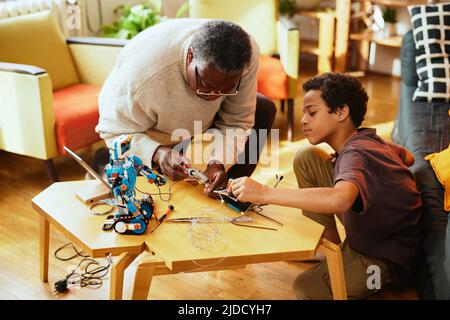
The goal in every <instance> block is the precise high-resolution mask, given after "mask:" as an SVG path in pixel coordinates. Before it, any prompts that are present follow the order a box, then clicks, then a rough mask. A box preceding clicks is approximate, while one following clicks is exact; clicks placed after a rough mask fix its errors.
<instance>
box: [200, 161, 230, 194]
mask: <svg viewBox="0 0 450 320" xmlns="http://www.w3.org/2000/svg"><path fill="white" fill-rule="evenodd" d="M205 175H206V176H207V177H208V178H209V181H208V183H206V184H205V189H204V190H203V192H204V193H205V194H206V195H208V196H210V197H212V196H214V192H213V191H214V190H217V189H219V188H223V187H225V186H226V183H227V180H228V176H227V173H226V172H225V167H224V165H223V164H222V163H220V162H219V161H211V162H209V163H208V168H207V169H206V171H205Z"/></svg>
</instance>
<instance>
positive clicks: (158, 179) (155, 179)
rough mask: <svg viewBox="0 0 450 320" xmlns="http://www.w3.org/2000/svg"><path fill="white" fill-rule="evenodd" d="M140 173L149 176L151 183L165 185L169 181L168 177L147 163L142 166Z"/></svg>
mask: <svg viewBox="0 0 450 320" xmlns="http://www.w3.org/2000/svg"><path fill="white" fill-rule="evenodd" d="M140 173H141V174H142V175H143V176H145V177H146V178H147V180H148V182H149V183H154V184H155V185H156V186H163V185H165V184H166V183H167V180H166V178H164V177H163V176H162V175H160V174H159V173H158V172H157V171H152V169H150V168H149V167H147V166H145V165H144V166H143V167H142V169H141V171H140Z"/></svg>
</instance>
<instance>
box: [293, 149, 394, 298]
mask: <svg viewBox="0 0 450 320" xmlns="http://www.w3.org/2000/svg"><path fill="white" fill-rule="evenodd" d="M294 172H295V175H296V177H297V183H298V186H299V188H317V187H333V165H332V162H331V157H330V155H329V154H327V153H326V152H325V151H323V150H321V149H319V148H317V147H308V148H306V149H303V150H300V151H298V152H297V154H296V156H295V159H294ZM303 215H305V216H306V217H308V218H310V219H312V220H314V221H316V222H318V223H320V224H322V225H323V226H325V228H327V229H333V228H334V229H336V221H335V218H334V214H322V213H314V212H309V211H306V210H303ZM336 216H337V217H338V218H339V220H341V221H342V217H341V215H336ZM341 251H342V259H343V264H344V274H345V284H346V286H347V296H348V299H362V298H365V297H367V296H369V295H371V294H373V293H376V292H377V291H379V289H380V288H381V286H382V285H383V284H384V283H386V282H387V281H388V279H389V271H388V266H387V264H386V262H384V261H382V260H380V259H375V258H370V257H367V256H364V255H362V254H360V253H358V252H356V251H354V250H352V249H351V248H350V247H349V246H348V244H347V242H346V241H344V242H343V243H342V245H341ZM294 291H295V294H296V296H297V298H298V299H302V300H328V299H333V294H332V292H331V283H330V278H329V274H328V267H327V263H326V261H322V262H320V263H319V264H318V265H316V266H314V267H312V268H310V269H308V270H306V271H305V272H303V273H301V274H300V275H299V276H297V278H296V279H295V282H294Z"/></svg>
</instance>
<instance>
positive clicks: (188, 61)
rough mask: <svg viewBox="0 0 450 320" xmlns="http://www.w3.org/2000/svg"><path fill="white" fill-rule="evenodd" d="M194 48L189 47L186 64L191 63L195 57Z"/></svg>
mask: <svg viewBox="0 0 450 320" xmlns="http://www.w3.org/2000/svg"><path fill="white" fill-rule="evenodd" d="M193 51H194V50H193V49H192V47H189V49H188V51H187V59H186V64H187V65H189V64H191V62H192V60H193V58H194V52H193Z"/></svg>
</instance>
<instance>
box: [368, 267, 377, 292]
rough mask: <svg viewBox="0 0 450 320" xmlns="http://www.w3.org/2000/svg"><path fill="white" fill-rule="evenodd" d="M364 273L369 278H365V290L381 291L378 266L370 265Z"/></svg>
mask: <svg viewBox="0 0 450 320" xmlns="http://www.w3.org/2000/svg"><path fill="white" fill-rule="evenodd" d="M366 273H367V274H369V275H370V276H369V277H367V282H366V284H367V289H369V290H380V289H381V269H380V267H379V266H377V265H375V264H372V265H370V266H368V267H367V270H366Z"/></svg>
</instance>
